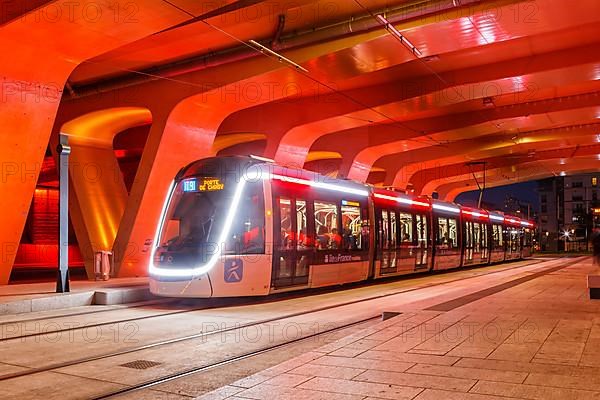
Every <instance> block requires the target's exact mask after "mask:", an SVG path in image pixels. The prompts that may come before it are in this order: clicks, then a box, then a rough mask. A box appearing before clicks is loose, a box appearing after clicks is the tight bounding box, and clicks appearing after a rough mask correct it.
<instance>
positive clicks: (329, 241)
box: [315, 201, 342, 250]
mask: <svg viewBox="0 0 600 400" xmlns="http://www.w3.org/2000/svg"><path fill="white" fill-rule="evenodd" d="M315 229H316V231H317V246H318V249H320V250H325V249H339V248H340V247H341V245H342V236H341V235H340V234H339V232H338V209H337V205H336V204H335V203H328V202H323V201H315Z"/></svg>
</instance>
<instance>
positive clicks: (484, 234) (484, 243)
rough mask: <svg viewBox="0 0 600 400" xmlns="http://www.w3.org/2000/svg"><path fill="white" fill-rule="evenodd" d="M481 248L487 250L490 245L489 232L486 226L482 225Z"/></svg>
mask: <svg viewBox="0 0 600 400" xmlns="http://www.w3.org/2000/svg"><path fill="white" fill-rule="evenodd" d="M480 239H481V248H482V250H484V249H486V248H487V245H488V230H487V225H486V224H481V238H480Z"/></svg>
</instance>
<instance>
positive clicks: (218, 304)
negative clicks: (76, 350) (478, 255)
mask: <svg viewBox="0 0 600 400" xmlns="http://www.w3.org/2000/svg"><path fill="white" fill-rule="evenodd" d="M548 261H554V260H548ZM548 261H546V262H548ZM542 262H545V261H543V260H536V261H534V262H532V263H529V264H527V265H526V266H532V265H536V264H540V263H542ZM480 268H481V267H473V268H472V270H474V271H477V270H478V269H480ZM517 268H523V266H522V265H517V266H513V267H508V268H503V269H500V270H497V271H488V272H481V273H475V274H473V275H472V276H467V277H461V278H456V279H451V280H448V281H444V282H437V283H431V284H425V285H419V286H415V287H411V288H406V289H402V290H398V291H395V292H391V293H385V294H382V295H377V296H371V297H366V298H362V299H358V300H353V301H351V302H346V303H340V304H337V305H334V306H340V307H341V306H345V305H351V304H355V303H356V302H361V301H368V300H376V299H379V298H382V297H387V296H394V295H397V294H402V293H409V292H412V291H415V290H422V289H427V288H432V287H436V286H439V285H446V284H449V283H453V282H457V281H460V280H466V279H474V278H478V277H481V276H487V275H491V274H495V273H500V272H504V271H510V270H513V269H517ZM462 271H465V269H463V270H462ZM439 272H440V273H444V274H445V273H452V272H457V271H456V270H449V271H439ZM416 277H419V275H417V276H415V275H412V274H407V275H400V276H395V277H391V278H387V279H390V280H389V281H383V282H382V281H381V280H380V281H369V282H367V283H365V282H360V283H359V284H356V286H346V287H342V290H344V289H346V290H352V289H356V288H363V287H370V286H372V285H383V284H386V283H394V282H401V281H403V280H405V279H410V278H416ZM383 279H386V278H383ZM337 290H340V287H333V288H331V287H328V288H323V289H317V290H316V291H315V290H313V291H312V293H311V289H308V290H307V291H300V292H287V293H279V294H275V295H273V296H270V297H268V298H264V299H257V298H252V299H251V300H246V298H238V299H227V298H223V299H220V298H217V299H206V302H207V303H209V304H205V305H202V306H200V307H192V308H190V309H186V310H177V311H171V312H164V313H158V314H153V315H146V316H140V317H131V318H123V319H115V320H110V321H103V322H98V323H90V324H83V325H78V326H71V327H68V328H64V329H51V330H44V331H43V332H32V333H29V334H25V335H18V336H4V335H2V336H0V343H1V342H5V341H10V340H15V339H28V338H35V337H39V336H43V335H49V334H61V333H66V332H71V331H76V330H81V329H90V328H101V327H107V326H108V327H110V326H114V325H117V324H126V323H130V322H137V321H144V320H150V319H155V318H163V317H169V316H173V315H180V314H186V313H192V312H196V311H202V310H210V309H216V308H225V307H240V306H248V305H254V304H265V303H269V302H272V301H280V300H291V299H294V298H298V297H302V296H307V295H316V294H324V293H325V294H326V293H331V292H335V291H337ZM315 292H316V293H315ZM157 302H158V303H159V304H170V303H181V302H185V300H182V299H165V300H164V301H162V300H155V301H153V302H152V303H150V304H156V303H157ZM210 303H213V304H210ZM148 304H149V303H148V302H143V304H139V305H134V306H131V307H120V308H118V309H103V310H94V311H87V312H80V313H72V314H68V315H60V316H53V317H36V318H29V319H26V320H19V321H10V322H3V323H0V332H5V327H7V326H11V327H12V326H14V325H16V324H21V325H23V326H24V325H26V324H27V323H30V322H39V321H44V320H52V319H68V318H71V317H74V316H84V315H91V314H98V313H104V312H111V311H112V312H119V311H123V310H127V309H131V308H141V307H145V306H147V305H148ZM0 380H2V377H1V376H0Z"/></svg>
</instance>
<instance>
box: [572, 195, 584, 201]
mask: <svg viewBox="0 0 600 400" xmlns="http://www.w3.org/2000/svg"><path fill="white" fill-rule="evenodd" d="M572 200H573V201H583V196H581V195H577V196H573V197H572Z"/></svg>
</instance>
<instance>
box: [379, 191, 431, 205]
mask: <svg viewBox="0 0 600 400" xmlns="http://www.w3.org/2000/svg"><path fill="white" fill-rule="evenodd" d="M374 196H375V197H377V198H379V199H385V200H391V201H396V202H398V203H402V204H408V205H410V206H422V207H429V204H428V203H424V202H422V201H416V200H411V199H405V198H403V197H394V196H388V195H386V194H379V193H375V194H374Z"/></svg>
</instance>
